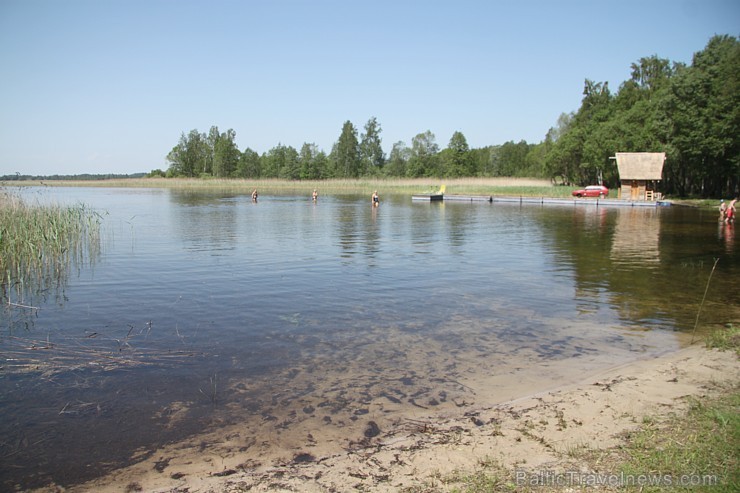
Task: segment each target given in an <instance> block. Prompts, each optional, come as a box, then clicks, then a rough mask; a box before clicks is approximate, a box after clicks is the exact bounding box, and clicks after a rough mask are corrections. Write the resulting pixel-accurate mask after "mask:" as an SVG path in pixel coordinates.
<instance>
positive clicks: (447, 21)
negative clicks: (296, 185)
mask: <svg viewBox="0 0 740 493" xmlns="http://www.w3.org/2000/svg"><path fill="white" fill-rule="evenodd" d="M715 34H729V35H733V36H738V35H740V1H738V0H622V1H618V2H615V1H602V0H560V1H555V0H499V1H495V0H488V1H486V0H481V1H473V0H454V1H453V0H448V1H435V0H416V1H411V0H372V1H368V0H363V1H354V0H305V1H299V0H251V1H250V0H243V1H227V0H0V175H4V174H14V173H16V172H19V173H21V174H31V175H48V174H77V173H136V172H148V171H150V170H152V169H155V168H161V169H166V168H167V166H168V164H167V162H166V159H165V157H166V155H167V153H168V152H169V151H170V150H171V149H172V147H173V146H174V145H176V144H177V142H178V140H179V138H180V135H181V133H183V132H185V133H187V132H188V131H190V130H192V129H198V130H199V131H201V132H207V131H208V130H209V128H210V127H211V126H213V125H216V126H218V128H219V130H221V131H222V132H223V131H226V130H227V129H229V128H232V129H234V130H235V131H236V143H237V145H238V146H239V149H240V150H244V149H245V148H247V147H249V148H251V149H253V150H255V151H257V152H259V153H260V154H261V153H264V152H266V151H268V150H270V149H271V148H273V147H275V146H276V145H278V144H283V145H289V146H293V147H295V148H296V149H297V150H300V148H301V146H302V145H303V144H304V143H305V142H308V143H315V144H316V145H318V147H319V148H320V149H323V150H324V151H326V152H327V153H328V152H330V151H331V148H332V145H333V144H334V143H335V142H336V141H337V139H338V138H339V135H340V133H341V130H342V125H343V124H344V122H345V121H347V120H349V121H351V122H352V123H353V124H354V125H355V127H356V128H357V129H358V134H359V133H361V132H362V131H363V127H364V125H365V123H366V122H367V121H368V119H370V118H371V117H376V118H377V120H378V122H379V123H380V125H381V127H382V133H381V138H382V139H383V147H384V149H385V151H386V152H390V149H391V147H392V146H393V144H394V143H395V142H398V141H403V142H405V143H406V144H407V145H411V140H412V139H413V137H414V136H415V135H417V134H419V133H422V132H425V131H427V130H430V131H431V132H432V133H433V134H434V135H435V136H436V141H437V144H438V145H439V146H440V148H445V147H447V145H448V143H449V140H450V137H451V136H452V134H453V133H454V132H455V131H460V132H462V133H463V134H464V135H465V137H466V138H467V141H468V144H469V145H470V146H471V147H483V146H487V145H497V144H503V143H504V142H507V141H516V142H518V141H520V140H526V141H527V142H529V143H537V142H540V141H542V140H543V139H544V137H545V134H546V133H547V131H548V129H549V128H550V127H553V126H555V125H556V123H557V119H558V116H559V115H560V114H562V113H568V112H571V111H576V110H577V109H578V107H579V106H580V102H581V98H582V90H583V83H584V80H585V79H591V80H593V81H596V82H608V83H609V87H610V88H611V89H612V91H613V92H616V91H617V89H618V88H619V85H620V84H621V83H622V82H624V81H625V80H627V79H629V77H630V65H631V64H632V63H634V62H637V61H638V60H639V59H640V58H641V57H648V56H652V55H657V56H659V57H661V58H666V59H668V60H670V61H675V62H685V63H691V59H692V56H693V54H694V53H696V52H698V51H701V50H703V49H704V48H705V47H706V45H707V42H708V41H709V39H710V38H711V37H712V36H713V35H715Z"/></svg>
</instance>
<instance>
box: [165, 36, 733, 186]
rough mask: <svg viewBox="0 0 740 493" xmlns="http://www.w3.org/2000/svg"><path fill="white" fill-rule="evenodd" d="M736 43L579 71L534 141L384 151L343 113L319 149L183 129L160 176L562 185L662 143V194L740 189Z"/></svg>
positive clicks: (420, 139)
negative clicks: (256, 145) (521, 180)
mask: <svg viewBox="0 0 740 493" xmlns="http://www.w3.org/2000/svg"><path fill="white" fill-rule="evenodd" d="M738 81H740V42H739V41H738V38H736V37H733V36H726V35H724V36H715V37H713V38H712V39H711V40H710V41H709V43H708V44H707V46H706V47H705V49H704V50H703V51H700V52H698V53H696V54H695V55H694V59H693V63H692V64H691V66H685V65H683V64H677V63H671V62H670V61H669V60H666V59H662V58H659V57H658V56H656V55H653V56H649V57H643V58H640V59H639V60H638V61H637V62H635V63H633V64H632V66H631V72H630V78H629V79H628V80H626V81H625V82H623V83H622V84H621V85H620V87H619V90H618V91H617V93H616V94H614V93H612V91H611V90H610V88H609V86H608V84H607V83H606V82H597V81H593V80H589V79H585V81H584V85H583V98H582V100H581V106H580V108H579V109H578V110H577V111H574V112H571V113H563V114H562V115H561V116H560V118H559V119H558V121H557V123H556V125H555V126H554V127H553V128H551V129H550V130H549V131H548V132H547V134H546V135H545V138H544V140H543V141H542V142H540V143H538V144H529V143H527V142H526V141H523V140H522V141H520V142H514V141H510V142H506V143H504V144H502V145H491V146H486V147H482V148H477V149H471V148H470V147H469V146H468V143H467V140H466V138H465V136H464V135H463V133H462V132H459V131H458V132H455V133H454V134H453V135H452V137H451V139H450V141H449V144H448V146H447V148H445V149H441V150H440V148H439V146H438V145H437V143H436V137H435V135H434V134H433V133H432V132H431V131H430V130H427V131H426V132H423V133H419V134H417V135H416V136H415V137H414V138H413V139H412V141H411V147H407V146H406V144H405V143H404V142H403V141H399V142H396V143H395V144H393V146H392V149H391V152H390V154H389V156H388V158H387V159H386V155H385V153H384V152H383V147H382V139H381V137H380V134H381V132H382V129H381V125H380V123H379V122H378V121H377V119H376V118H375V117H372V118H370V119H369V120H368V121H367V123H366V124H365V126H364V132H363V133H362V135H361V136H360V138H359V139H358V132H357V129H356V128H355V126H354V125H353V124H352V122H350V121H346V122H345V123H344V125H343V126H342V132H341V134H340V136H339V139H338V140H337V142H336V143H334V145H333V147H332V150H331V153H330V155H329V156H327V155H326V154H325V153H324V152H323V151H322V150H321V149H319V148H318V147H317V146H316V145H315V144H309V143H305V144H304V145H303V146H302V147H301V151H300V153H299V152H298V151H296V150H295V149H294V148H292V147H289V146H284V145H281V144H278V146H276V147H275V148H273V149H271V150H270V151H268V152H267V153H265V154H263V155H262V156H259V155H258V154H257V153H256V152H254V151H252V150H251V149H248V148H247V149H246V150H244V151H243V152H240V151H239V149H238V148H237V146H236V143H235V141H234V139H235V136H236V133H235V132H234V131H233V130H228V131H227V132H224V133H220V132H219V131H218V127H215V126H214V127H211V129H210V131H209V132H208V134H205V133H200V132H198V131H197V130H191V131H190V132H189V133H188V134H185V133H183V134H182V135H181V137H180V141H179V142H178V144H177V145H176V146H175V147H173V148H172V150H171V151H170V153H169V154H168V155H167V161H168V162H169V164H170V167H169V169H168V170H167V173H166V175H167V176H168V177H197V176H204V177H224V178H226V177H239V178H282V179H288V180H297V179H303V180H315V179H327V178H359V177H409V178H416V177H435V178H442V177H445V178H454V177H473V176H483V177H500V176H508V177H525V176H526V177H543V178H544V177H546V178H550V179H551V180H553V181H554V182H557V183H563V184H566V185H586V184H592V183H597V182H599V181H603V183H604V184H605V185H607V186H609V187H612V188H613V187H615V186H616V185H617V184H618V182H619V176H618V170H617V168H616V164H615V162H614V160H612V159H610V158H611V157H612V156H614V154H615V153H616V152H665V153H666V156H667V160H666V163H665V166H664V170H663V180H662V183H661V191H662V192H663V193H664V194H671V195H674V196H681V197H685V196H692V195H698V196H703V197H710V196H711V197H718V196H724V197H732V196H737V195H739V194H740V137H739V136H740V87H738V84H740V82H738Z"/></svg>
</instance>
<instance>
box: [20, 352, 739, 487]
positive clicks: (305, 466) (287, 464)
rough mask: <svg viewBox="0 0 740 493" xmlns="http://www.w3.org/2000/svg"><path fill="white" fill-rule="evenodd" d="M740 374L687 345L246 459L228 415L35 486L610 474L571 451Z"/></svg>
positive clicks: (371, 482)
mask: <svg viewBox="0 0 740 493" xmlns="http://www.w3.org/2000/svg"><path fill="white" fill-rule="evenodd" d="M739 380H740V364H738V357H737V355H736V353H735V352H734V351H718V350H713V349H706V348H704V347H703V345H702V346H700V345H693V346H689V347H685V348H683V349H679V350H678V351H675V352H669V353H664V354H661V355H660V356H657V357H653V358H642V359H638V360H636V361H632V362H629V363H625V364H619V365H616V366H614V367H611V368H609V369H606V370H599V371H595V372H593V373H592V374H589V375H587V376H586V377H584V378H582V379H580V380H579V381H578V382H575V383H566V384H564V385H561V386H558V387H555V388H549V389H541V390H538V391H536V392H534V393H532V392H530V393H528V394H525V395H520V396H516V397H514V398H511V399H509V400H507V401H505V402H501V403H493V402H486V401H485V400H480V401H478V402H476V404H475V405H474V406H471V407H463V408H461V409H459V410H452V411H449V410H448V411H447V412H445V413H444V414H442V413H437V414H434V413H431V414H430V413H424V412H423V411H422V412H420V413H419V415H417V416H414V417H413V418H411V417H407V418H406V419H404V420H400V421H398V422H397V423H396V424H395V426H393V427H391V428H389V429H383V430H382V431H381V430H379V429H372V427H368V428H366V430H365V433H364V435H365V437H364V438H363V439H360V440H358V441H356V442H350V445H351V446H350V447H345V449H344V450H343V451H340V452H337V451H331V450H329V449H325V450H322V449H321V448H320V447H319V448H317V449H312V448H310V447H309V448H306V449H305V451H304V449H303V448H301V449H300V450H301V451H300V452H299V453H296V454H295V455H293V457H292V458H288V457H285V456H284V455H283V456H282V457H278V456H273V457H272V458H269V457H268V456H264V457H260V456H259V455H257V458H255V457H254V456H253V455H254V454H252V455H251V456H248V455H247V454H246V453H245V450H240V449H239V447H237V446H236V445H233V446H232V445H230V441H233V438H234V434H235V433H238V432H237V431H235V430H238V424H236V425H229V426H225V427H224V428H223V429H216V430H215V431H212V432H210V433H208V434H206V435H203V436H199V437H193V438H192V439H190V440H188V441H187V442H185V443H178V444H169V445H166V446H164V447H162V448H160V449H158V450H156V451H142V455H141V456H142V460H141V461H140V462H138V463H135V464H133V465H131V466H129V467H126V468H123V469H120V470H116V471H113V472H112V473H110V474H108V475H106V476H103V477H100V478H97V479H95V480H93V481H89V482H87V483H84V484H80V485H76V486H71V487H69V488H66V489H64V490H62V489H59V488H58V487H56V486H54V485H50V486H48V487H46V488H42V489H38V490H35V491H37V492H39V493H40V492H51V491H67V492H74V493H81V492H88V491H99V492H121V491H146V492H152V493H164V492H171V493H172V492H185V491H187V492H190V493H193V492H201V493H206V492H214V493H215V492H220V491H234V492H238V491H306V492H314V491H315V492H326V491H347V490H351V489H356V488H359V489H360V490H362V491H377V492H381V491H383V492H385V491H404V490H406V489H411V488H426V489H421V490H412V491H447V490H449V489H451V486H454V484H452V483H451V482H450V481H451V480H444V481H443V478H450V477H455V476H456V475H457V476H460V474H461V473H463V472H468V473H469V472H472V471H474V470H476V469H478V468H480V466H481V465H482V464H491V463H493V464H497V466H498V467H501V468H504V469H506V470H508V471H513V470H516V471H517V474H520V473H521V474H524V475H525V476H526V477H527V478H538V477H542V474H543V471H544V472H545V473H546V475H547V474H551V473H553V471H560V472H565V473H567V472H568V471H580V472H581V473H613V472H614V471H584V470H582V468H583V464H581V463H579V460H578V456H579V453H581V452H584V451H594V450H599V451H602V450H606V449H608V448H610V447H615V446H618V445H619V443H620V440H623V438H622V437H623V436H624V434H625V433H628V432H631V431H634V430H636V429H637V428H639V426H640V424H641V423H643V420H644V419H646V418H647V417H649V416H654V415H656V414H657V415H665V414H673V413H680V412H682V411H683V410H685V409H686V407H687V406H688V403H687V401H688V399H689V398H690V397H695V398H702V397H710V396H712V395H717V394H721V393H722V392H723V391H724V392H726V391H727V389H728V388H731V386H733V385H737V382H738V381H739ZM420 411H421V410H420ZM309 437H310V435H309ZM210 442H212V443H219V444H220V445H221V448H220V449H219V450H218V451H217V453H214V452H213V451H205V450H203V448H202V447H203V444H205V443H210ZM145 452H146V453H145ZM250 452H251V451H250ZM144 457H145V458H144ZM645 472H646V473H648V472H649V471H645Z"/></svg>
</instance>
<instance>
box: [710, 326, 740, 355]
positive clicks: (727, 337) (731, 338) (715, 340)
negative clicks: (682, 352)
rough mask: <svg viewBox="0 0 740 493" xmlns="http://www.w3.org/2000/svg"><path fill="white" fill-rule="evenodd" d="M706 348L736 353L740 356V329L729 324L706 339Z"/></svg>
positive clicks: (714, 331)
mask: <svg viewBox="0 0 740 493" xmlns="http://www.w3.org/2000/svg"><path fill="white" fill-rule="evenodd" d="M706 346H707V347H708V348H710V349H719V350H721V351H730V350H731V351H735V352H736V353H737V354H738V355H740V327H735V326H734V325H732V324H728V325H727V326H725V327H722V328H719V329H715V330H713V331H712V332H711V333H710V334H709V335H708V336H707V338H706Z"/></svg>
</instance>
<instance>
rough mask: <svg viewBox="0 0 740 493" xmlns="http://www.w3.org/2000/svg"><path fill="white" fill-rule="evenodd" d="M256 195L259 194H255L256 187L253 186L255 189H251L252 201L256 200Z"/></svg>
mask: <svg viewBox="0 0 740 493" xmlns="http://www.w3.org/2000/svg"><path fill="white" fill-rule="evenodd" d="M258 196H259V195H258V194H257V189H256V188H255V189H254V190H253V191H252V202H257V197H258Z"/></svg>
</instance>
